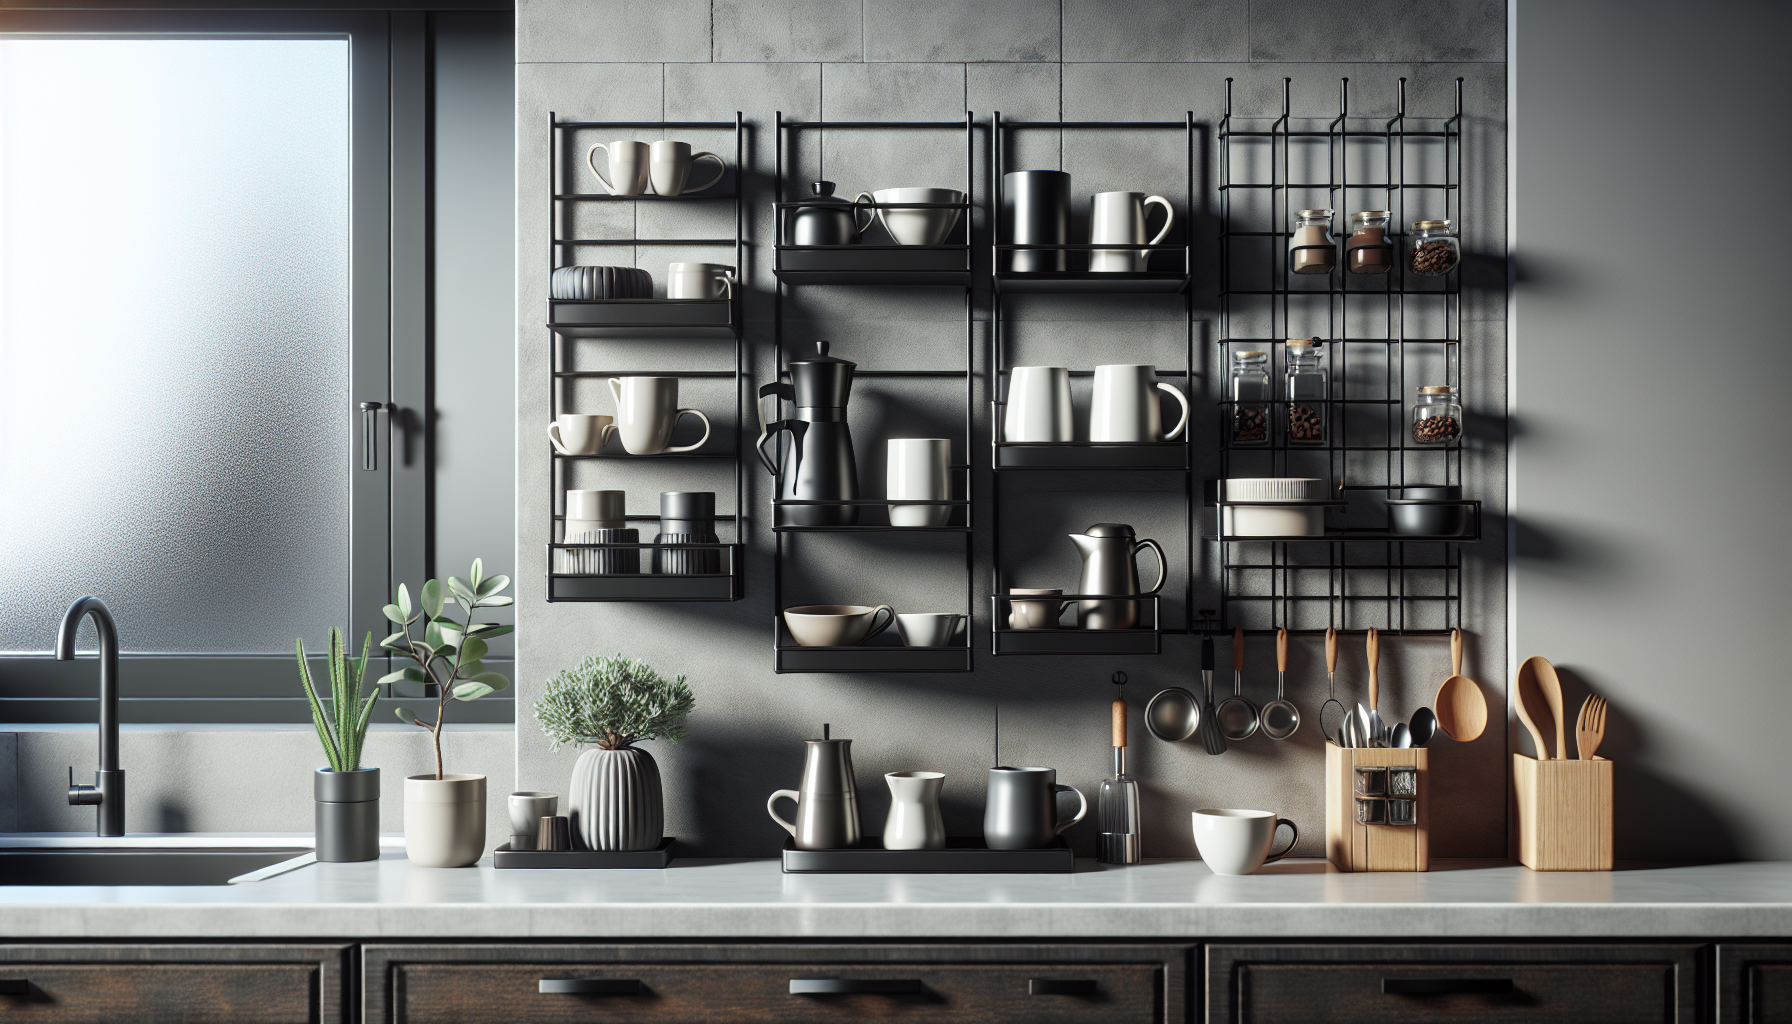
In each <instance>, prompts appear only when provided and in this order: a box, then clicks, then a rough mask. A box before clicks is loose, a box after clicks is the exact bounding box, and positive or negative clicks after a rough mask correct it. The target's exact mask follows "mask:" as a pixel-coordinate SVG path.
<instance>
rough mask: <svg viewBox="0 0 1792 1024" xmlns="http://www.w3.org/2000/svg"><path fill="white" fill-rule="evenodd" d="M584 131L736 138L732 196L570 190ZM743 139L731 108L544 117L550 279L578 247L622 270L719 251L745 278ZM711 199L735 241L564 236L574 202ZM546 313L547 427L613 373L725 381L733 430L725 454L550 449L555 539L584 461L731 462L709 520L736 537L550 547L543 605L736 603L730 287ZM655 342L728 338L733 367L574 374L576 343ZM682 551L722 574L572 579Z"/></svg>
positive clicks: (735, 299) (736, 322) (736, 310)
mask: <svg viewBox="0 0 1792 1024" xmlns="http://www.w3.org/2000/svg"><path fill="white" fill-rule="evenodd" d="M587 129H605V130H608V129H617V130H625V131H626V130H645V131H678V130H719V131H732V132H733V133H734V168H733V169H734V188H733V189H732V190H731V191H725V190H715V191H704V192H696V193H688V194H685V195H680V196H658V195H640V196H618V195H610V194H607V193H603V192H582V191H578V190H576V189H574V188H570V187H565V186H566V183H565V182H563V181H562V180H561V175H560V168H561V167H563V166H566V160H567V158H568V147H569V145H571V140H572V133H573V132H576V131H580V130H587ZM744 132H745V127H744V125H743V123H742V121H741V115H740V113H739V112H738V111H737V112H735V115H734V120H733V121H562V120H560V119H559V118H558V117H557V116H556V115H555V114H554V113H551V112H550V113H549V114H548V135H549V146H550V154H551V158H550V160H549V163H548V196H549V200H548V205H549V210H548V213H549V219H548V223H549V232H550V234H551V238H550V240H549V244H548V271H549V274H550V276H551V275H552V273H553V271H554V270H555V269H557V268H559V267H561V266H570V265H574V264H576V263H577V262H578V253H579V251H580V250H582V249H596V250H600V251H605V250H610V249H612V248H613V247H627V248H628V249H629V250H630V256H629V262H631V263H632V262H634V250H635V249H636V248H637V247H640V246H715V247H724V246H726V247H731V248H732V249H733V250H734V264H733V265H734V267H735V268H736V271H737V274H736V277H737V278H739V277H741V276H742V275H741V274H740V273H738V271H740V270H741V269H742V267H743V263H742V257H743V255H744V242H743V238H744V235H743V232H742V227H743V209H742V198H741V186H742V173H743V172H742V163H741V157H742V155H743V153H744V151H745V147H744V145H743V136H744ZM579 164H580V165H582V164H583V161H582V160H581V161H579ZM717 201H730V202H732V203H733V204H734V235H733V237H732V238H636V237H626V238H576V237H566V236H565V235H563V234H562V229H563V227H565V226H567V225H568V224H570V223H572V221H573V218H572V217H570V216H569V213H570V211H571V210H572V209H574V208H576V207H577V206H578V205H579V204H581V203H613V202H627V203H640V202H665V203H714V202H717ZM548 310H549V318H548V323H547V324H546V327H547V332H548V344H549V345H550V346H551V356H550V367H551V372H550V373H549V376H548V416H549V419H550V421H552V420H553V419H555V418H557V417H559V415H560V414H561V413H562V412H565V411H568V407H569V406H570V405H571V403H572V389H573V387H574V386H575V382H576V381H578V380H581V379H601V378H607V377H613V376H656V377H678V378H680V379H706V378H707V379H726V380H729V381H731V382H732V384H733V387H734V422H735V424H736V426H735V436H734V438H733V444H732V448H733V452H734V453H733V454H732V455H726V454H706V453H703V452H692V453H679V454H664V455H629V454H627V453H626V452H623V450H622V447H621V442H620V441H611V442H610V444H609V445H608V446H607V447H606V448H605V449H604V450H602V451H599V452H598V453H597V454H595V455H562V454H561V453H559V452H558V451H556V450H555V449H554V448H553V447H552V446H551V445H550V446H549V448H548V456H549V458H550V459H551V460H552V461H553V471H552V472H551V473H549V474H548V492H549V493H548V508H549V510H550V515H551V517H552V519H553V520H554V521H553V523H551V524H550V525H549V529H550V531H554V532H557V531H558V529H559V524H560V523H561V522H562V521H564V519H565V518H566V517H565V515H564V514H563V513H562V508H563V502H562V496H563V495H564V493H565V489H566V481H567V479H568V477H569V470H570V466H571V465H572V464H573V463H575V462H579V461H587V460H596V461H605V460H610V461H617V460H640V459H679V460H694V461H708V462H714V461H732V462H733V463H734V513H733V514H732V515H718V516H717V517H716V520H717V522H718V524H720V523H727V524H729V528H730V529H731V530H732V533H733V537H732V539H731V540H728V541H722V542H715V543H690V544H670V543H668V544H656V543H652V542H651V541H650V542H646V543H622V542H603V543H590V544H581V543H573V544H568V543H564V542H552V541H550V542H549V543H548V545H547V549H546V552H545V554H546V557H547V570H548V571H547V599H548V600H549V601H738V600H740V599H741V598H742V597H743V596H744V595H745V592H746V590H745V571H744V570H745V565H744V562H745V560H744V558H743V557H742V554H743V545H742V538H743V536H744V533H743V531H744V529H745V519H744V517H743V515H742V511H741V495H742V494H743V493H745V492H744V488H743V483H744V481H743V480H742V472H741V445H742V442H743V438H742V437H741V430H740V426H739V424H740V423H741V415H742V412H743V409H742V400H741V394H742V390H743V388H744V385H745V383H746V380H745V373H746V366H745V354H744V352H743V349H742V339H741V331H740V324H741V296H740V290H739V289H738V288H736V289H733V290H731V293H730V296H729V297H728V298H726V299H719V300H689V299H622V300H608V301H575V300H564V299H552V298H550V299H549V300H548ZM654 338H687V339H688V338H710V339H726V340H731V341H732V342H733V348H734V366H733V369H731V370H606V369H576V368H575V366H576V364H577V362H578V360H577V358H576V355H575V353H576V351H577V350H578V348H579V344H580V342H581V341H599V342H602V341H605V340H633V341H642V340H651V339H654ZM713 440H714V439H713V438H712V441H713ZM708 447H709V445H707V444H706V445H705V448H708ZM659 519H660V517H659V516H658V515H631V516H629V517H628V521H629V522H630V523H656V524H657V523H658V522H659ZM553 535H554V533H553V532H551V533H550V534H549V536H550V537H551V536H553ZM680 553H685V554H686V555H687V557H688V560H689V561H690V562H692V563H695V564H698V565H701V564H702V562H704V561H709V562H711V563H712V565H713V566H714V567H716V568H717V570H718V571H716V572H699V573H670V572H666V573H655V572H588V571H577V570H580V569H589V568H592V567H593V566H596V565H603V564H605V563H608V564H610V565H618V564H621V565H628V564H634V565H636V567H637V568H652V560H653V558H654V556H655V554H660V555H661V556H662V557H664V558H668V559H670V558H674V557H676V556H677V555H679V554H680ZM704 554H708V556H709V557H707V558H702V557H701V556H703V555H704Z"/></svg>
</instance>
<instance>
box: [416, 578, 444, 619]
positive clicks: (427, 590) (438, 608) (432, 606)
mask: <svg viewBox="0 0 1792 1024" xmlns="http://www.w3.org/2000/svg"><path fill="white" fill-rule="evenodd" d="M418 596H419V597H420V598H422V600H423V614H425V615H427V616H429V617H430V618H432V619H433V618H436V617H437V616H439V615H441V614H442V581H441V580H430V581H429V582H428V583H425V584H423V592H422V593H421V594H419V595H418Z"/></svg>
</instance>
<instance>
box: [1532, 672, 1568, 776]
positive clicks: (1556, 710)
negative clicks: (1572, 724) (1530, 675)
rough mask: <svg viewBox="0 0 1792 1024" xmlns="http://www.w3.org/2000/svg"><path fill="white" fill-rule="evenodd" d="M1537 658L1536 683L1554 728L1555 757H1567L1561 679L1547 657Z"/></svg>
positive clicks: (1566, 730)
mask: <svg viewBox="0 0 1792 1024" xmlns="http://www.w3.org/2000/svg"><path fill="white" fill-rule="evenodd" d="M1536 660H1537V685H1538V686H1539V687H1541V688H1542V690H1543V702H1544V703H1545V704H1547V705H1549V718H1550V721H1551V722H1553V723H1554V724H1555V729H1556V753H1555V759H1556V760H1558V761H1566V760H1567V759H1568V726H1567V723H1566V722H1565V721H1564V720H1563V718H1562V680H1561V679H1560V678H1558V677H1557V676H1556V667H1555V666H1554V665H1551V664H1550V663H1549V659H1548V658H1538V659H1536Z"/></svg>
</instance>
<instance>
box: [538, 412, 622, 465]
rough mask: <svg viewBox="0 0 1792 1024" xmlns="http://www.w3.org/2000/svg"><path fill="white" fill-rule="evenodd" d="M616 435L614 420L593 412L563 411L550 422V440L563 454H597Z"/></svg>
mask: <svg viewBox="0 0 1792 1024" xmlns="http://www.w3.org/2000/svg"><path fill="white" fill-rule="evenodd" d="M615 435H616V425H615V421H614V420H612V419H611V418H610V417H608V416H597V415H593V414H591V413H582V412H563V413H561V414H560V415H559V416H557V417H555V418H554V422H552V423H550V424H548V440H549V441H550V442H552V443H553V445H554V450H555V451H557V452H559V453H560V454H562V455H596V454H597V452H598V449H600V448H602V447H603V446H604V445H606V444H609V443H610V438H612V437H614V436H615Z"/></svg>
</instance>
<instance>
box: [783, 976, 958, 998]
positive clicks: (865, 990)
mask: <svg viewBox="0 0 1792 1024" xmlns="http://www.w3.org/2000/svg"><path fill="white" fill-rule="evenodd" d="M926 991H927V986H925V985H923V984H921V983H920V982H919V981H915V980H912V979H905V978H894V979H881V978H792V979H790V994H791V995H793V996H909V995H915V994H917V993H921V992H926Z"/></svg>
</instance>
